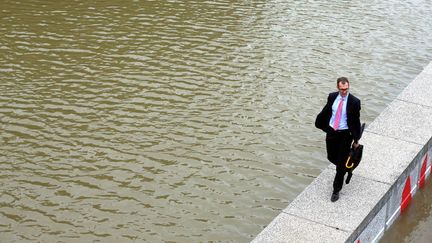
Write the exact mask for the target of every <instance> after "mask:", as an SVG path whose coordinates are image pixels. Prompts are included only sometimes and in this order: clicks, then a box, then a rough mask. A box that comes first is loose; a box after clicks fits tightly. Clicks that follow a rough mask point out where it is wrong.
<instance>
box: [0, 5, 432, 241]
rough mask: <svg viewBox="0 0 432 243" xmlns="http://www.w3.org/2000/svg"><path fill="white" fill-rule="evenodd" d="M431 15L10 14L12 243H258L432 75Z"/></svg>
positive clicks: (4, 103) (264, 10)
mask: <svg viewBox="0 0 432 243" xmlns="http://www.w3.org/2000/svg"><path fill="white" fill-rule="evenodd" d="M431 8H432V7H431V4H430V3H429V2H427V1H408V2H404V3H400V2H393V1H390V2H385V3H369V4H366V3H351V2H345V3H332V4H329V3H326V4H323V3H319V2H308V3H303V2H298V1H229V0H226V1H216V2H214V1H213V2H202V1H186V2H185V1H130V2H112V1H109V2H98V3H91V2H88V1H73V2H65V1H56V2H52V1H42V0H41V1H30V2H29V1H8V0H7V1H3V3H2V8H1V12H0V17H1V20H2V21H1V22H0V30H1V32H2V33H3V35H2V36H0V40H1V41H0V43H1V44H0V53H1V56H2V58H1V59H0V75H1V76H0V77H1V80H2V82H1V84H0V88H1V90H2V92H1V95H0V104H1V106H0V119H1V128H2V133H1V134H0V139H1V140H0V141H1V142H2V146H1V147H0V154H2V155H1V156H0V171H1V172H0V182H1V187H2V191H3V194H2V196H1V197H0V222H1V223H0V231H1V232H2V234H1V236H0V239H1V240H2V241H3V240H4V241H14V240H15V241H18V242H22V241H34V240H40V241H57V240H65V241H69V240H74V239H77V238H79V239H80V240H84V241H92V240H102V241H108V242H109V241H114V242H117V241H121V240H138V241H142V240H147V241H150V242H155V241H156V242H158V241H191V240H192V241H218V240H222V241H235V242H245V241H249V240H250V239H252V238H253V237H254V236H255V235H256V234H257V233H258V232H259V231H260V230H261V229H262V228H263V227H264V226H265V225H266V224H268V223H269V222H270V221H271V219H272V218H273V217H274V216H275V215H277V214H278V213H279V211H280V210H281V209H283V208H284V207H285V206H286V205H287V204H288V203H289V201H291V200H292V199H293V198H294V197H295V196H296V195H297V194H298V193H299V192H300V191H301V190H303V188H304V187H305V186H306V185H307V184H309V183H310V181H311V180H312V179H313V177H315V176H316V175H318V174H319V173H320V171H321V170H322V169H323V168H324V167H325V166H327V164H328V163H327V162H326V161H325V158H323V152H324V149H323V144H322V134H321V133H320V132H319V131H318V130H316V129H315V128H314V127H313V124H312V123H313V119H314V116H315V114H316V113H317V112H318V111H319V108H320V107H321V106H322V103H323V102H324V101H323V99H324V98H325V96H326V93H327V92H330V91H332V90H333V89H334V87H335V78H336V77H338V76H341V75H346V76H348V77H350V78H351V80H352V91H353V92H354V93H355V94H356V95H357V96H359V97H361V98H362V102H363V107H364V108H363V110H362V117H363V119H364V121H365V122H369V121H371V120H372V119H373V118H374V117H375V116H376V115H377V114H378V113H379V112H380V111H381V110H382V109H383V108H384V107H385V106H386V104H387V103H388V102H389V101H391V100H392V99H393V98H394V97H395V96H396V95H397V94H398V93H399V92H400V91H401V89H402V88H403V87H404V86H405V85H406V84H407V83H408V82H409V81H411V79H412V78H413V77H414V76H415V75H416V74H417V73H419V72H420V71H421V69H422V67H423V66H424V65H426V64H427V63H428V62H429V60H430V59H431V55H430V53H432V52H431V43H432V41H431V36H432V35H431V33H430V32H431V30H432V28H430V23H432V21H431V16H432V15H430V14H428V13H429V12H430V10H431Z"/></svg>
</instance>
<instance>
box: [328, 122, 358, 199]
mask: <svg viewBox="0 0 432 243" xmlns="http://www.w3.org/2000/svg"><path fill="white" fill-rule="evenodd" d="M352 142H353V137H352V135H351V133H350V132H349V131H348V130H341V131H330V132H328V133H327V136H326V148H327V159H328V160H329V161H330V162H331V163H333V164H334V165H336V176H335V178H334V181H333V191H334V192H339V191H340V190H341V189H342V186H343V182H344V177H345V173H346V172H347V169H346V168H345V162H346V160H347V159H348V155H349V151H350V148H351V144H352Z"/></svg>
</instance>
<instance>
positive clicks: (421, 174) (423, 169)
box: [419, 154, 428, 188]
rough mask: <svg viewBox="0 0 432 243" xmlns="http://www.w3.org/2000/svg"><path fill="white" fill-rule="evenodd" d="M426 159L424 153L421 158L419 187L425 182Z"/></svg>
mask: <svg viewBox="0 0 432 243" xmlns="http://www.w3.org/2000/svg"><path fill="white" fill-rule="evenodd" d="M427 160H428V155H427V154H426V156H425V158H424V160H423V164H422V167H421V169H420V180H419V188H422V187H423V186H424V184H425V178H426V165H427Z"/></svg>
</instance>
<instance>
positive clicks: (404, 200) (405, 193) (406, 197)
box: [401, 176, 411, 213]
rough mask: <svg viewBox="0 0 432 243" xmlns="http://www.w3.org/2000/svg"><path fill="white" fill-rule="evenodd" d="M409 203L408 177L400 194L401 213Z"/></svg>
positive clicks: (409, 184)
mask: <svg viewBox="0 0 432 243" xmlns="http://www.w3.org/2000/svg"><path fill="white" fill-rule="evenodd" d="M410 202H411V177H410V176H408V178H407V179H406V182H405V187H404V190H403V192H402V200H401V213H403V212H405V210H406V208H407V206H408V204H409V203H410Z"/></svg>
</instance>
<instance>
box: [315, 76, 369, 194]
mask: <svg viewBox="0 0 432 243" xmlns="http://www.w3.org/2000/svg"><path fill="white" fill-rule="evenodd" d="M336 87H337V89H338V92H333V93H330V94H329V96H328V98H327V104H326V105H325V106H324V108H323V109H322V111H321V112H320V113H319V114H318V116H317V118H316V120H315V126H316V127H317V128H319V129H321V130H323V131H324V132H326V134H327V135H326V149H327V159H328V160H329V161H330V162H331V163H333V164H334V165H336V175H335V178H334V181H333V193H332V195H331V198H330V200H331V201H332V202H335V201H337V200H338V199H339V191H340V190H341V189H342V186H343V181H344V177H345V173H346V172H347V170H346V168H345V162H346V160H347V158H348V155H349V151H350V148H351V144H352V146H353V147H354V148H356V147H357V146H359V144H358V140H359V139H360V136H361V134H360V109H361V106H360V100H359V99H358V98H357V97H355V96H354V95H352V94H350V93H349V92H348V90H349V81H348V79H347V78H345V77H340V78H338V79H337V82H336ZM353 140H354V143H352V142H353Z"/></svg>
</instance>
